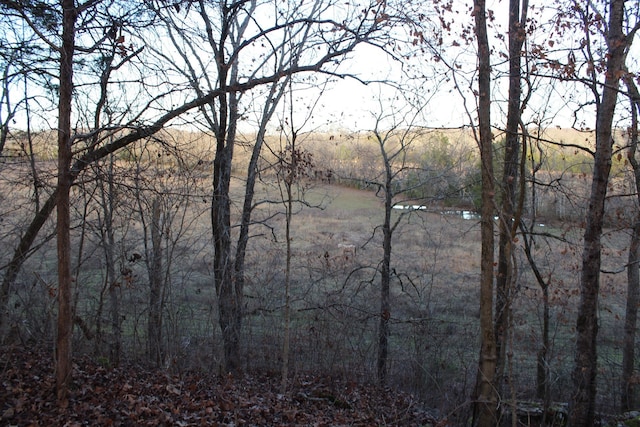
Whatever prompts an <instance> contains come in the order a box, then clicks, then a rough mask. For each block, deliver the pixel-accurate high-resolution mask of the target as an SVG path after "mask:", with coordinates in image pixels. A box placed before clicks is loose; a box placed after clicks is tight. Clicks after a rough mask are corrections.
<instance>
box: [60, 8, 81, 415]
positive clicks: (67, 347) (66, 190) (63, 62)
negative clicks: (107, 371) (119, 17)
mask: <svg viewBox="0 0 640 427" xmlns="http://www.w3.org/2000/svg"><path fill="white" fill-rule="evenodd" d="M61 4H62V11H63V15H62V47H61V48H60V88H59V98H58V186H57V190H58V191H57V203H56V206H57V222H56V233H57V249H58V325H57V337H56V396H57V402H58V406H59V407H60V408H64V409H66V408H67V406H68V405H69V386H70V384H71V338H72V337H71V334H72V331H73V307H72V299H71V287H72V282H73V278H72V277H71V235H70V229H71V214H70V210H71V209H70V208H71V206H70V192H71V182H72V178H71V174H70V171H69V168H70V166H71V159H72V152H71V101H72V97H73V53H74V49H75V22H76V17H77V14H76V9H75V4H74V1H73V0H62V2H61Z"/></svg>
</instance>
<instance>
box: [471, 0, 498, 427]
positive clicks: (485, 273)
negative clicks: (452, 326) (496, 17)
mask: <svg viewBox="0 0 640 427" xmlns="http://www.w3.org/2000/svg"><path fill="white" fill-rule="evenodd" d="M474 15H475V24H476V27H475V31H476V37H477V40H478V125H479V145H480V159H481V163H482V196H481V197H482V207H481V210H480V213H481V219H480V234H481V245H482V249H481V255H480V257H481V259H480V270H481V271H480V276H481V277H480V358H479V363H478V377H477V381H476V390H475V396H476V401H475V404H474V425H477V426H481V427H485V426H486V427H489V426H495V425H496V423H497V414H496V408H497V404H498V396H497V393H496V391H497V388H496V384H495V373H496V339H495V330H494V327H493V256H494V247H493V245H494V237H493V215H494V185H493V179H494V174H493V147H492V139H493V138H492V135H491V92H490V88H491V64H490V60H489V59H490V52H489V40H488V37H487V22H486V10H485V2H484V0H474Z"/></svg>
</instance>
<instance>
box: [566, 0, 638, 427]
mask: <svg viewBox="0 0 640 427" xmlns="http://www.w3.org/2000/svg"><path fill="white" fill-rule="evenodd" d="M609 8H610V9H609V24H608V25H609V32H608V34H607V43H608V55H607V67H606V76H605V82H604V86H603V89H602V97H601V100H600V103H599V104H598V105H597V117H596V151H595V159H594V165H593V177H592V179H593V180H592V183H591V193H590V196H589V207H588V211H587V218H586V227H585V232H584V248H583V252H582V271H581V275H580V302H579V305H578V319H577V322H576V333H577V339H576V348H575V358H574V363H575V364H574V369H573V373H572V380H573V392H572V398H571V403H570V410H569V425H571V426H572V427H578V426H589V425H592V423H593V420H594V416H595V405H596V373H597V365H598V355H597V346H596V338H597V336H598V294H599V290H600V265H601V247H602V245H601V237H602V227H603V220H604V205H605V197H606V195H607V184H608V182H609V173H610V171H611V155H612V149H613V137H612V127H613V116H614V112H615V107H616V101H617V97H618V84H619V82H620V77H621V72H622V69H623V66H624V57H625V48H626V45H627V43H626V39H625V36H624V34H623V31H622V25H623V18H624V0H612V1H611V3H610V5H609Z"/></svg>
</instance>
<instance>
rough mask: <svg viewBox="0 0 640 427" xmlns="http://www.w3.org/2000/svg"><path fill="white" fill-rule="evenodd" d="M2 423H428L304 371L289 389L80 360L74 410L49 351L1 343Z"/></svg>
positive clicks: (427, 417) (272, 382)
mask: <svg viewBox="0 0 640 427" xmlns="http://www.w3.org/2000/svg"><path fill="white" fill-rule="evenodd" d="M0 350H1V352H0V381H1V383H2V387H0V425H11V426H50V425H59V426H68V427H76V426H85V425H91V426H134V425H135V426H318V427H321V426H383V425H384V426H429V425H435V424H436V423H437V421H436V420H435V419H434V418H433V417H432V415H431V414H430V413H429V411H428V410H426V409H425V408H424V407H423V406H422V405H421V403H420V402H419V401H418V400H417V399H415V398H413V397H412V396H411V395H409V394H407V393H403V392H400V391H397V390H393V389H391V388H381V387H378V386H375V385H371V384H360V383H356V382H353V381H349V380H343V379H340V380H338V379H335V378H331V377H328V376H314V375H301V376H298V377H297V378H295V379H294V380H293V381H292V382H291V384H290V386H289V387H288V389H287V392H286V393H285V394H282V393H281V382H280V378H279V377H278V376H277V375H268V374H260V373H256V374H245V375H242V376H241V377H237V378H235V377H233V376H226V375H223V376H220V375H214V374H208V373H206V372H184V373H170V372H168V371H164V370H160V369H151V368H145V367H143V366H138V365H123V366H121V367H117V368H110V367H105V366H103V365H101V364H100V363H98V362H96V361H95V360H93V359H91V358H89V357H82V358H79V359H77V360H76V361H75V363H74V370H73V388H72V390H71V398H70V402H69V407H68V408H67V409H66V410H64V411H61V410H59V409H58V407H57V406H56V402H55V379H54V370H53V362H52V357H51V352H47V351H42V350H36V349H27V348H24V347H19V346H7V347H3V348H0Z"/></svg>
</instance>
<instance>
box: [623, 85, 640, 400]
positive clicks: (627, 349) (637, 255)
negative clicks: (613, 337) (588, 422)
mask: <svg viewBox="0 0 640 427" xmlns="http://www.w3.org/2000/svg"><path fill="white" fill-rule="evenodd" d="M625 83H626V85H627V89H628V91H629V94H630V96H631V121H632V123H631V142H630V144H629V149H628V151H627V159H628V160H629V164H630V165H631V168H632V171H633V177H634V184H635V191H636V196H637V203H638V206H640V164H639V163H638V161H637V160H636V153H637V150H638V106H639V104H640V93H638V88H637V87H636V85H635V82H634V81H633V78H632V77H630V76H627V78H625ZM636 209H637V208H636ZM639 264H640V210H637V211H636V217H635V222H634V224H633V227H632V229H631V241H630V243H629V256H628V262H627V301H626V310H625V317H624V338H623V344H622V390H621V393H620V403H621V406H622V407H621V409H622V411H625V412H626V411H630V410H632V409H634V407H635V389H634V388H635V384H634V383H635V381H634V378H635V376H634V374H635V369H634V366H635V347H636V329H637V324H638V304H640V265H639Z"/></svg>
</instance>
